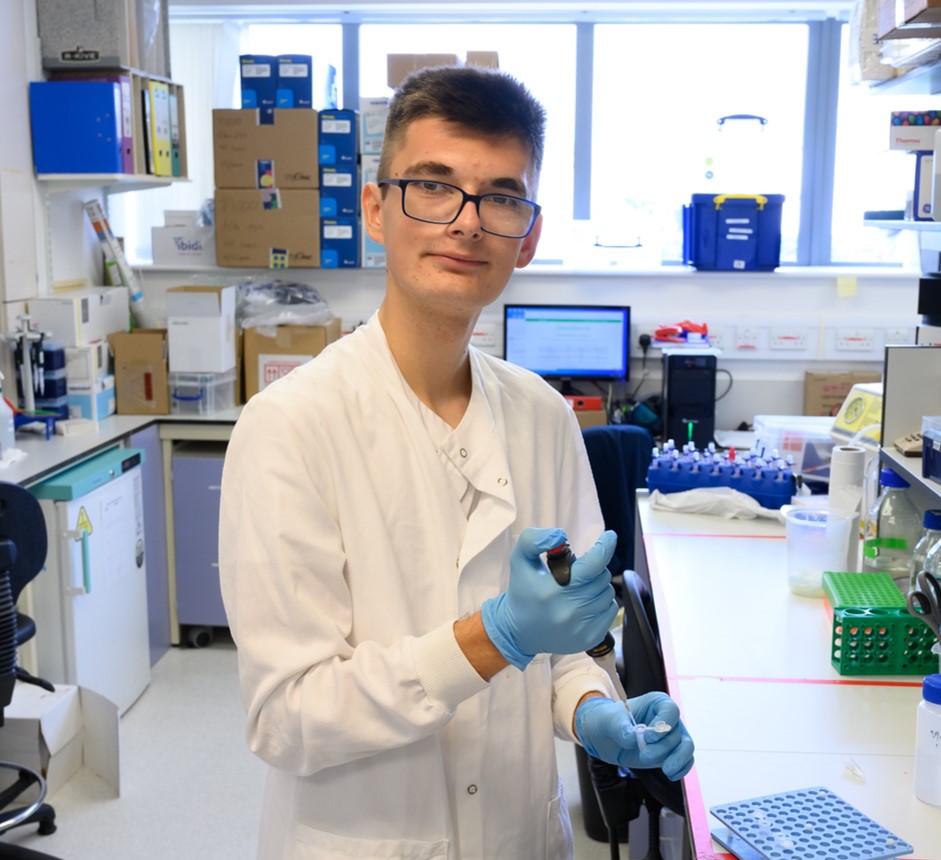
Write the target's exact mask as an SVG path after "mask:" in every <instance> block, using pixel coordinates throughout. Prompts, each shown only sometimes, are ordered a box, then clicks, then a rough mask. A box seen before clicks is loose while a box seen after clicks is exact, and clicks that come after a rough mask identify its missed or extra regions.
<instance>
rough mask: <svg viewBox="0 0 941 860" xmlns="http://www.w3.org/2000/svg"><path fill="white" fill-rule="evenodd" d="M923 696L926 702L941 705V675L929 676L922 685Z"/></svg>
mask: <svg viewBox="0 0 941 860" xmlns="http://www.w3.org/2000/svg"><path fill="white" fill-rule="evenodd" d="M921 694H922V696H923V697H924V699H925V701H926V702H931V704H933V705H941V675H928V677H926V678H925V680H924V681H923V682H922V684H921Z"/></svg>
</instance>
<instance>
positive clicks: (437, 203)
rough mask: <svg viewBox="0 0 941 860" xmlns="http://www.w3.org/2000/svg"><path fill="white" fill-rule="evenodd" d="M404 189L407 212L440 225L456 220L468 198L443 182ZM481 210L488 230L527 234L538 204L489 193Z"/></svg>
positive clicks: (483, 222)
mask: <svg viewBox="0 0 941 860" xmlns="http://www.w3.org/2000/svg"><path fill="white" fill-rule="evenodd" d="M402 191H403V192H404V194H405V199H404V202H405V214H406V215H409V216H411V217H412V218H420V219H421V220H423V221H433V222H435V223H439V224H447V223H450V222H451V221H453V220H454V219H455V218H456V217H457V215H458V213H459V212H460V209H461V204H462V203H463V201H464V195H463V193H462V192H461V190H460V189H458V188H455V187H453V186H450V185H445V184H443V183H440V182H411V183H409V184H408V185H407V186H405V187H404V188H403V189H402ZM478 211H479V213H480V226H481V227H483V229H484V230H486V231H487V232H488V233H499V234H500V235H503V236H523V235H524V234H525V233H526V231H527V230H529V227H530V224H532V220H533V214H534V213H535V207H534V206H533V204H532V203H529V202H528V201H526V200H521V199H519V198H517V197H507V196H506V195H503V194H485V195H484V196H483V197H482V198H481V200H480V206H479V208H478Z"/></svg>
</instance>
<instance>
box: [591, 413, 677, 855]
mask: <svg viewBox="0 0 941 860" xmlns="http://www.w3.org/2000/svg"><path fill="white" fill-rule="evenodd" d="M582 438H583V439H584V440H585V449H586V451H587V452H588V460H589V463H590V464H591V470H592V475H593V477H594V480H595V489H596V490H597V493H598V502H599V504H600V505H601V513H602V516H603V517H604V525H605V528H608V529H613V530H614V531H615V532H617V535H618V542H617V546H616V547H615V552H614V556H613V557H612V559H611V563H610V565H609V568H610V570H611V571H612V574H613V575H612V579H613V581H614V585H615V590H616V592H617V595H618V601H619V602H620V603H621V604H622V605H623V607H624V627H623V637H622V640H623V641H622V656H621V660H620V661H619V666H618V670H619V674H620V675H621V680H622V683H623V685H624V689H625V691H626V692H627V695H628V696H638V695H641V694H643V693H647V692H650V691H652V690H662V691H664V692H665V691H666V674H665V671H664V669H663V659H662V657H661V654H660V640H659V635H658V633H657V628H656V616H655V615H654V613H653V604H652V602H651V601H650V599H649V597H650V596H649V592H647V589H646V586H645V585H644V583H643V581H642V580H641V579H640V578H639V577H638V576H637V574H636V573H634V571H633V569H632V568H633V567H634V550H635V546H634V541H635V530H634V522H635V515H636V490H637V489H639V488H641V487H645V486H646V484H647V468H648V466H649V465H650V460H651V452H652V450H653V436H652V435H651V434H650V431H649V430H648V429H647V428H645V427H640V426H637V425H634V424H609V425H605V426H601V427H589V428H586V429H584V430H583V431H582ZM645 594H646V597H645V596H644V595H645ZM575 755H576V764H577V769H578V781H579V790H580V792H581V798H582V817H583V820H584V825H585V832H586V833H587V834H588V835H589V837H591V838H592V839H595V840H596V841H599V842H608V843H609V845H610V846H611V851H612V854H611V856H612V857H614V858H617V857H618V849H617V844H618V842H626V841H627V832H628V823H629V822H630V821H632V820H633V819H635V818H637V817H638V816H639V815H640V811H641V808H642V807H644V806H646V807H647V811H648V817H649V820H650V827H649V830H648V833H649V845H650V848H649V853H648V856H647V860H659V858H660V848H659V840H660V831H659V824H660V811H661V810H662V809H663V807H667V808H668V809H671V810H672V811H674V812H676V813H678V814H680V815H682V814H683V796H682V790H681V788H680V786H679V785H678V784H676V783H671V782H670V781H669V780H668V779H667V778H666V777H665V776H664V775H663V773H662V772H661V771H659V770H652V771H637V772H636V773H628V774H623V773H621V772H620V770H619V769H618V768H617V767H616V766H613V765H609V764H607V763H606V762H601V761H598V760H597V759H593V758H592V757H591V756H589V755H588V754H587V753H586V752H585V750H584V748H582V747H580V746H576V750H575Z"/></svg>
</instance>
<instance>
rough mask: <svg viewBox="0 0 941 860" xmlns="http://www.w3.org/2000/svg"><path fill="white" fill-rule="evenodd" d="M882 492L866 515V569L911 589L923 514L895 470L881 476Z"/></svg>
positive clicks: (906, 482)
mask: <svg viewBox="0 0 941 860" xmlns="http://www.w3.org/2000/svg"><path fill="white" fill-rule="evenodd" d="M879 483H880V485H881V487H882V492H881V493H880V494H879V498H878V499H876V502H875V504H874V505H873V506H872V508H871V509H870V510H869V515H868V516H867V517H866V527H865V534H864V537H863V570H865V571H870V572H879V571H881V572H883V573H888V574H890V575H891V576H892V580H893V581H894V582H895V584H896V585H897V586H898V587H899V588H900V589H901V590H902V591H908V582H909V578H910V567H911V562H912V553H913V552H914V550H915V544H916V543H918V539H919V537H920V536H921V529H922V525H921V523H922V516H921V514H920V513H919V511H918V508H916V507H915V505H914V504H913V503H912V500H911V499H910V498H909V484H908V481H906V480H905V479H904V478H903V477H901V475H898V474H896V473H895V472H894V471H893V470H892V469H888V468H886V469H883V470H882V472H881V473H880V475H879Z"/></svg>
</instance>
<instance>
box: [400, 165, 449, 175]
mask: <svg viewBox="0 0 941 860" xmlns="http://www.w3.org/2000/svg"><path fill="white" fill-rule="evenodd" d="M402 173H403V175H405V176H414V175H415V174H419V175H426V176H453V175H454V170H453V169H452V168H450V167H448V165H446V164H443V163H442V162H440V161H419V162H418V163H416V164H412V165H410V166H409V167H406V168H405V170H403V171H402Z"/></svg>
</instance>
